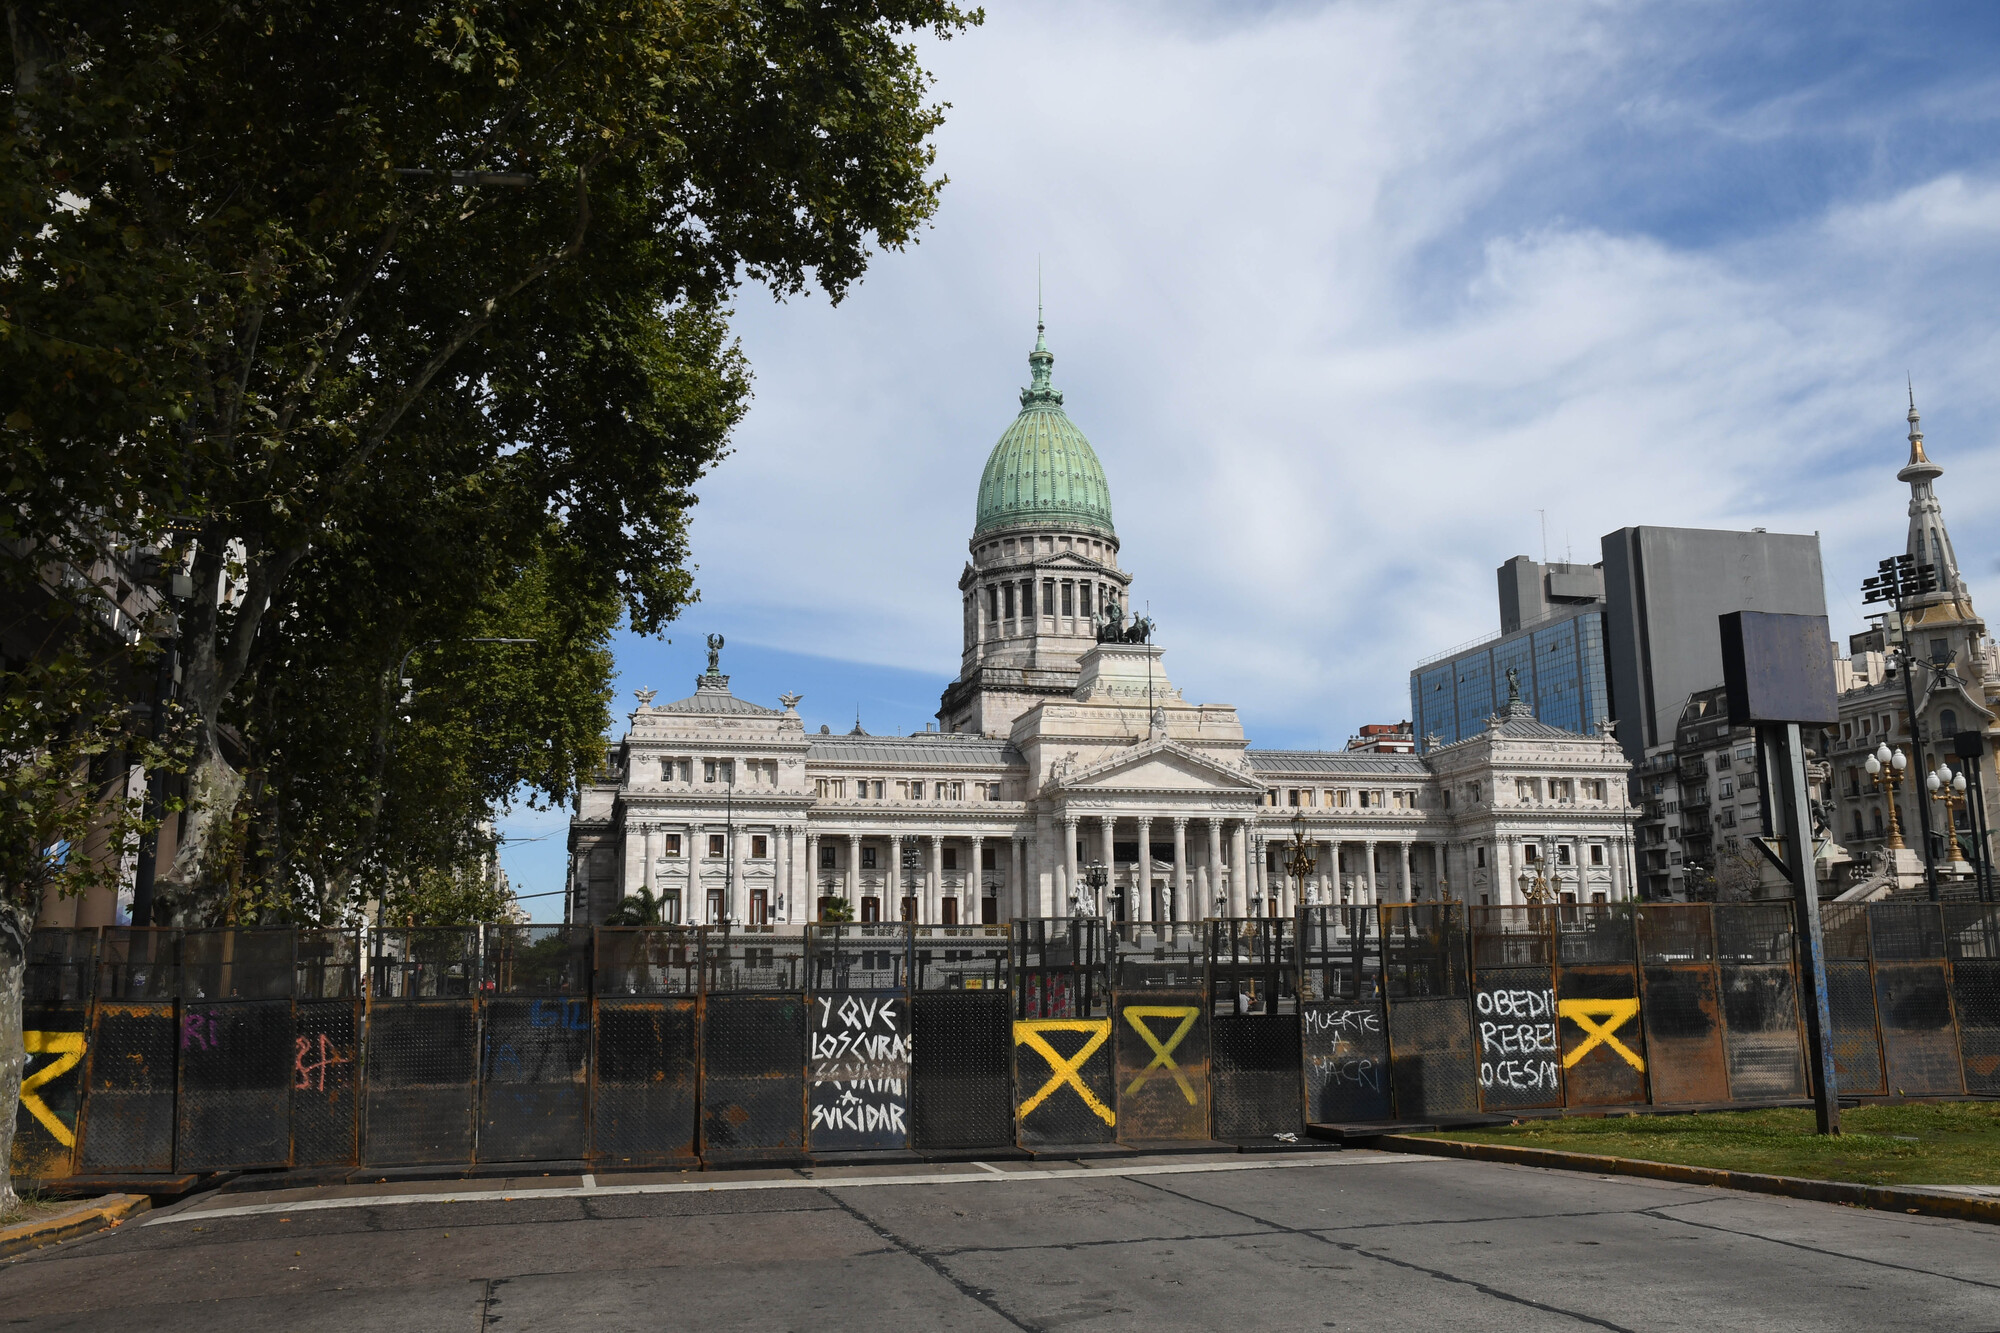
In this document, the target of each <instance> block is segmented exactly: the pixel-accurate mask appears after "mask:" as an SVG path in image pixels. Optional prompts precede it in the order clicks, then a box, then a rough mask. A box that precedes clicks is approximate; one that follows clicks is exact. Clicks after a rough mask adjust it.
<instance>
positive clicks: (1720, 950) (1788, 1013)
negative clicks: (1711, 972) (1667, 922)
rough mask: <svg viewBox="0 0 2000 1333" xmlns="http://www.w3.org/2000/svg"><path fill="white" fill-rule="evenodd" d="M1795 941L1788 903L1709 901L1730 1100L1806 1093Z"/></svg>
mask: <svg viewBox="0 0 2000 1333" xmlns="http://www.w3.org/2000/svg"><path fill="white" fill-rule="evenodd" d="M1794 943H1795V941H1794V939H1793V935H1792V907H1791V904H1790V903H1717V904H1716V905H1715V956H1716V962H1717V970H1718V972H1719V973H1720V977H1721V983H1722V1033H1723V1049H1724V1050H1725V1051H1726V1052H1727V1053H1728V1056H1729V1096H1730V1100H1732V1101H1737V1102H1761V1101H1780V1100H1785V1099H1788V1098H1795V1097H1804V1096H1806V1095H1808V1088H1807V1085H1806V1055H1805V1028H1804V1026H1803V1023H1802V1021H1801V1017H1800V1014H1799V1000H1798V974H1797V970H1796V958H1797V954H1796V950H1795V948H1794ZM1835 1077H1836V1079H1837V1078H1838V1073H1836V1075H1835Z"/></svg>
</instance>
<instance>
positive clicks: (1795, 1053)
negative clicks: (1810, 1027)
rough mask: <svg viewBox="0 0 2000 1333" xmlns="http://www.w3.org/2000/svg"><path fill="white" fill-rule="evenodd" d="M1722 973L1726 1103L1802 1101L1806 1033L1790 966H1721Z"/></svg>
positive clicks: (1735, 964)
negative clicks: (1800, 1022)
mask: <svg viewBox="0 0 2000 1333" xmlns="http://www.w3.org/2000/svg"><path fill="white" fill-rule="evenodd" d="M1720 972H1721V979H1722V1033H1723V1049H1724V1050H1725V1051H1726V1052H1728V1055H1729V1096H1730V1100H1732V1101H1738V1102H1758V1101H1776V1100H1781V1099H1784V1098H1791V1097H1803V1096H1805V1095H1806V1060H1805V1034H1804V1029H1803V1028H1802V1027H1801V1026H1800V1024H1799V1007H1798V999H1797V994H1798V992H1797V989H1796V986H1795V983H1794V980H1793V977H1792V969H1791V965H1790V964H1764V963H1753V964H1742V963H1729V962H1725V963H1723V964H1722V966H1721V968H1720Z"/></svg>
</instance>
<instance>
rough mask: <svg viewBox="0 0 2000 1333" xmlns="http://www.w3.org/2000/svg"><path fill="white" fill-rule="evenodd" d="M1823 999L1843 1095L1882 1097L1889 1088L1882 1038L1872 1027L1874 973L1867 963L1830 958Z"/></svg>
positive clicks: (1835, 1073) (1873, 1022)
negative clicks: (1883, 1060)
mask: <svg viewBox="0 0 2000 1333" xmlns="http://www.w3.org/2000/svg"><path fill="white" fill-rule="evenodd" d="M1826 999H1827V1008H1828V1009H1829V1010H1830V1011H1831V1013H1832V1015H1833V1072H1834V1078H1835V1080H1836V1081H1837V1082H1838V1084H1839V1087H1840V1091H1841V1093H1842V1095H1848V1094H1852V1095H1855V1096H1861V1097H1868V1096H1875V1097H1880V1096H1883V1095H1885V1094H1886V1093H1887V1092H1888V1091H1889V1088H1888V1084H1887V1083H1886V1082H1885V1081H1884V1076H1883V1070H1882V1037H1881V1034H1880V1033H1879V1032H1878V1031H1877V1030H1876V1027H1875V972H1874V969H1873V968H1871V967H1869V965H1868V960H1867V959H1865V958H1863V959H1854V958H1841V959H1833V958H1829V959H1828V960H1827V962H1826Z"/></svg>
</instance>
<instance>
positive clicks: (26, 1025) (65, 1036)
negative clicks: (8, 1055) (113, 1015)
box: [7, 930, 97, 1180]
mask: <svg viewBox="0 0 2000 1333" xmlns="http://www.w3.org/2000/svg"><path fill="white" fill-rule="evenodd" d="M96 967H97V932H96V931H94V930H91V931H80V930H38V931H36V932H34V935H33V937H32V938H31V939H30V940H29V942H28V956H27V969H26V973H25V975H24V976H23V978H22V994H21V1040H22V1046H23V1048H24V1051H25V1054H26V1057H27V1059H26V1063H25V1064H23V1066H22V1068H21V1101H20V1105H19V1106H18V1107H17V1108H16V1111H15V1116H14V1152H13V1157H12V1159H11V1161H10V1162H8V1163H7V1166H8V1168H9V1171H10V1173H11V1174H12V1175H13V1177H14V1178H15V1179H17V1180H56V1179H59V1178H61V1177H63V1176H67V1175H71V1174H73V1173H74V1171H75V1167H76V1136H77V1125H78V1120H79V1117H80V1115H81V1113H82V1111H83V1085H84V1059H83V1057H84V1053H85V1051H87V1050H88V1049H89V1040H90V993H91V981H92V974H93V973H94V972H95V970H96Z"/></svg>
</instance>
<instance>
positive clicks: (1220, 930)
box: [1120, 917, 1305, 1139]
mask: <svg viewBox="0 0 2000 1333" xmlns="http://www.w3.org/2000/svg"><path fill="white" fill-rule="evenodd" d="M1207 924H1208V977H1209V996H1210V1002H1211V1004H1212V1005H1213V1012H1214V1019H1213V1023H1214V1027H1213V1030H1212V1032H1211V1035H1210V1053H1209V1082H1210V1084H1211V1086H1212V1087H1213V1089H1214V1094H1213V1095H1214V1110H1213V1112H1212V1117H1211V1125H1212V1133H1213V1135H1214V1137H1216V1138H1218V1139H1257V1138H1269V1137H1271V1136H1272V1135H1276V1134H1297V1133H1300V1132H1301V1131H1303V1130H1304V1129H1305V1117H1304V1107H1303V1103H1302V1102H1301V1100H1300V1095H1299V1078H1300V1074H1299V1069H1300V1065H1301V1062H1302V1061H1303V1059H1304V1048H1303V1045H1302V1039H1301V1036H1300V1024H1301V1022H1302V1019H1301V1018H1300V1015H1299V954H1298V922H1297V920H1296V919H1295V918H1291V917H1246V918H1241V919H1226V920H1214V921H1210V922H1208V923H1207ZM1120 1114H1121V1115H1122V1114H1123V1111H1122V1109H1121V1111H1120Z"/></svg>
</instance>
